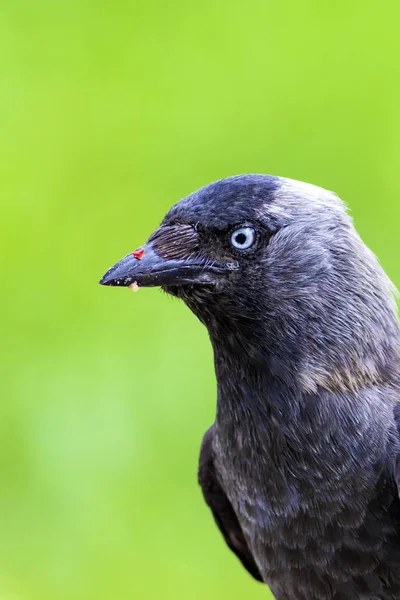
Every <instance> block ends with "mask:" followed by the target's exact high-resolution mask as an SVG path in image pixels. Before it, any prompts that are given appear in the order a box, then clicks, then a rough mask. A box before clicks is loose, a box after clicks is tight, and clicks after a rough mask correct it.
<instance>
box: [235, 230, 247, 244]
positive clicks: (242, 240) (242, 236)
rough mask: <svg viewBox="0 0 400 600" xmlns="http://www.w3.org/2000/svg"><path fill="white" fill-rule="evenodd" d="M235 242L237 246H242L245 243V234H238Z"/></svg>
mask: <svg viewBox="0 0 400 600" xmlns="http://www.w3.org/2000/svg"><path fill="white" fill-rule="evenodd" d="M235 240H236V243H237V244H239V246H243V244H245V243H246V240H247V236H246V234H245V233H238V234H237V236H236V238H235Z"/></svg>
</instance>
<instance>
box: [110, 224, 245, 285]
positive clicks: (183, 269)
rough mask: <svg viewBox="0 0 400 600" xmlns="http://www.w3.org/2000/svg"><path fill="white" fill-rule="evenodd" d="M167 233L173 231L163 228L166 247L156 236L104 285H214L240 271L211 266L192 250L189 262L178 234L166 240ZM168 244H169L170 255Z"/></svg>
mask: <svg viewBox="0 0 400 600" xmlns="http://www.w3.org/2000/svg"><path fill="white" fill-rule="evenodd" d="M167 229H171V230H172V229H173V228H172V227H171V228H167V227H164V228H160V230H163V231H162V234H163V236H164V237H163V244H160V243H159V242H158V243H157V241H158V240H159V238H157V236H155V234H153V236H151V238H150V240H149V241H148V242H147V244H145V245H144V246H143V247H142V248H140V249H139V250H136V251H135V252H133V253H131V254H128V255H127V256H125V258H123V259H122V260H120V261H119V262H117V263H116V264H115V265H114V266H113V267H111V269H109V270H108V271H107V273H106V274H105V275H104V277H103V278H102V279H101V280H100V284H101V285H110V286H122V287H129V286H131V285H134V286H135V287H136V286H138V287H142V286H144V287H153V286H175V285H185V284H199V285H212V284H215V283H217V281H218V280H219V279H220V278H221V276H224V275H226V274H227V273H229V272H230V271H232V270H234V269H236V268H237V267H236V265H232V264H230V263H224V262H211V261H210V260H207V259H205V258H202V257H201V256H200V255H199V254H198V253H197V254H196V253H193V251H192V248H188V258H185V257H184V256H183V257H182V254H183V255H184V252H182V249H183V248H182V246H181V247H179V238H177V237H176V232H174V231H170V232H168V231H167V233H168V234H171V235H170V236H169V237H168V236H165V230H167ZM160 230H157V232H158V231H160ZM157 232H156V234H157ZM166 240H167V241H168V244H169V246H168V251H166ZM171 249H172V250H171ZM191 251H192V252H191ZM163 255H164V256H163Z"/></svg>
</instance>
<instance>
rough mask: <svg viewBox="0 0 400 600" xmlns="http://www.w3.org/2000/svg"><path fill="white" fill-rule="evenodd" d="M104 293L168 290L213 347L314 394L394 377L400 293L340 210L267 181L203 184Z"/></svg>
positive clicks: (331, 201) (280, 181)
mask: <svg viewBox="0 0 400 600" xmlns="http://www.w3.org/2000/svg"><path fill="white" fill-rule="evenodd" d="M101 283H102V284H103V285H111V286H130V285H132V284H134V285H137V286H139V287H141V286H161V287H162V288H163V289H164V290H165V291H167V292H169V293H171V294H174V295H175V296H178V297H180V298H182V299H183V300H184V301H185V302H186V304H187V305H188V306H189V307H190V308H191V310H192V311H193V312H194V313H195V314H196V315H197V316H198V317H199V318H200V320H201V321H202V322H203V323H204V324H205V325H206V326H207V328H208V330H209V333H210V337H211V340H212V342H213V345H214V348H215V349H219V351H220V352H223V353H225V354H226V355H229V356H231V357H236V358H238V359H240V360H241V361H243V362H245V363H246V362H247V363H248V362H250V363H254V364H257V365H263V366H264V367H265V368H268V369H270V370H271V371H272V372H274V373H275V374H276V376H278V377H281V378H282V379H285V380H287V381H291V382H295V383H296V385H300V386H301V387H302V388H303V389H304V390H306V391H315V390H316V389H317V388H318V387H320V386H322V387H324V388H327V389H332V388H335V389H336V388H338V387H339V388H340V387H346V388H356V387H357V386H359V385H362V384H364V383H368V382H374V381H378V380H379V381H380V380H382V379H384V378H385V377H390V376H392V371H393V370H396V369H397V364H398V363H397V360H398V351H399V326H398V320H397V310H396V304H395V301H394V299H393V293H392V292H393V288H392V285H391V283H390V281H389V279H388V278H387V276H386V275H385V273H384V271H383V270H382V268H381V267H380V266H379V264H378V262H377V260H376V258H375V256H374V255H373V254H372V253H371V252H370V250H368V248H367V247H366V246H365V245H364V244H363V242H362V241H361V239H360V237H359V236H358V234H357V233H356V231H355V229H354V227H353V224H352V221H351V219H350V217H349V216H348V215H347V213H346V210H345V207H344V205H343V203H342V201H341V200H340V199H339V198H338V197H337V196H335V195H334V194H333V193H331V192H327V191H326V190H323V189H321V188H318V187H315V186H312V185H308V184H304V183H300V182H297V181H292V180H289V179H284V178H279V177H271V176H266V175H240V176H236V177H229V178H227V179H222V180H220V181H217V182H215V183H211V184H210V185H207V186H205V187H204V188H202V189H200V190H198V191H197V192H194V193H193V194H191V195H190V196H188V197H187V198H184V199H183V200H181V201H180V202H178V203H177V204H176V205H175V206H173V207H172V208H171V210H170V211H169V212H168V214H167V215H166V217H165V218H164V220H163V222H162V223H161V226H160V227H159V228H158V229H157V230H156V231H155V232H154V233H153V234H152V235H151V236H150V238H149V240H148V242H147V243H146V244H145V245H144V246H143V248H142V249H140V250H139V251H136V252H135V253H133V254H129V255H128V256H126V257H125V258H123V259H122V260H121V261H120V262H118V263H117V264H116V265H115V266H113V267H112V268H111V269H110V270H109V271H108V272H107V273H106V275H105V276H104V277H103V279H102V280H101Z"/></svg>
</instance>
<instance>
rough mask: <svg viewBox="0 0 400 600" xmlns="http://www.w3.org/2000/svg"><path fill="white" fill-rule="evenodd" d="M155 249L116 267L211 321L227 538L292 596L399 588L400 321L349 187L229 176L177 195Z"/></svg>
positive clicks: (209, 452) (119, 276) (209, 476)
mask: <svg viewBox="0 0 400 600" xmlns="http://www.w3.org/2000/svg"><path fill="white" fill-rule="evenodd" d="M136 256H137V255H136ZM140 258H141V259H140V260H138V259H137V258H135V256H133V255H128V256H127V257H125V258H124V259H123V260H122V261H120V262H119V263H117V265H115V266H114V267H112V268H111V269H110V271H108V273H107V274H106V275H105V276H104V278H103V279H102V281H101V283H103V284H104V285H120V286H128V285H130V284H132V283H134V282H136V284H137V285H138V286H139V287H140V286H154V285H160V286H162V287H163V288H164V289H165V290H166V291H167V292H169V293H171V294H174V295H175V296H177V297H179V298H181V299H183V300H184V302H185V303H186V304H187V305H188V306H189V308H190V309H191V310H192V311H193V312H194V313H195V314H196V315H197V316H198V318H199V319H200V320H201V321H202V322H203V323H204V324H205V325H206V327H207V329H208V331H209V334H210V340H211V343H212V346H213V350H214V359H215V371H216V377H217V384H218V398H217V415H216V420H215V423H214V425H213V427H212V428H211V429H210V430H209V431H208V432H207V433H206V435H205V437H204V440H203V445H202V449H201V453H200V466H199V481H200V484H201V487H202V490H203V494H204V498H205V500H206V502H207V504H208V505H209V506H210V508H211V510H212V512H213V515H214V518H215V521H216V523H217V525H218V526H219V528H220V530H221V532H222V534H223V536H224V538H225V540H226V542H227V544H228V546H229V547H230V548H231V549H232V550H233V551H234V552H235V553H236V555H237V556H238V558H239V559H240V560H241V561H242V563H243V565H244V566H245V567H246V568H247V569H248V571H249V572H250V573H251V574H252V575H253V576H254V577H255V578H256V579H259V580H262V581H264V582H266V583H267V584H269V585H270V586H271V589H272V591H273V593H274V594H275V597H276V598H277V600H333V599H334V600H350V599H351V600H354V599H363V600H389V599H391V600H394V599H400V501H399V492H398V488H399V482H400V461H399V459H398V454H399V423H400V408H399V397H400V395H399V391H400V377H399V375H400V328H399V321H398V317H397V309H396V303H395V301H394V297H393V286H392V285H391V283H390V281H389V279H388V278H387V277H386V275H385V274H384V272H383V270H382V268H381V267H380V266H379V264H378V262H377V260H376V258H375V257H374V255H373V254H372V253H371V252H370V251H369V250H368V249H367V248H366V246H365V245H364V244H363V242H362V241H361V239H360V238H359V236H358V235H357V233H356V231H355V229H354V227H353V224H352V222H351V219H350V218H349V216H348V215H347V213H346V210H345V208H344V205H343V203H342V202H341V200H340V199H339V198H337V197H336V196H335V195H334V194H332V193H330V192H327V191H325V190H322V189H321V188H318V187H315V186H311V185H307V184H303V183H299V182H295V181H291V180H288V179H283V178H278V177H270V176H265V175H243V176H237V177H231V178H228V179H224V180H221V181H218V182H215V183H213V184H210V185H208V186H206V187H205V188H202V189H201V190H199V191H197V192H195V193H194V194H192V195H190V196H188V197H187V198H185V199H184V200H182V201H181V202H179V203H178V204H176V205H175V206H174V207H173V208H172V209H171V210H170V212H169V213H168V214H167V216H166V217H165V219H164V220H163V222H162V224H161V226H160V228H159V229H158V230H156V232H155V233H154V234H153V235H152V236H151V237H150V239H149V241H148V243H147V244H146V245H145V246H144V255H143V257H142V256H141V255H140Z"/></svg>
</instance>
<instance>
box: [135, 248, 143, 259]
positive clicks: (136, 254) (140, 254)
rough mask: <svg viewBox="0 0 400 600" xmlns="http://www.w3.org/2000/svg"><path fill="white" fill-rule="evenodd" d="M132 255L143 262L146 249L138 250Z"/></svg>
mask: <svg viewBox="0 0 400 600" xmlns="http://www.w3.org/2000/svg"><path fill="white" fill-rule="evenodd" d="M132 254H133V256H134V257H135V258H137V259H138V260H142V258H143V255H144V248H140V250H136V251H135V252H132Z"/></svg>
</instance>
